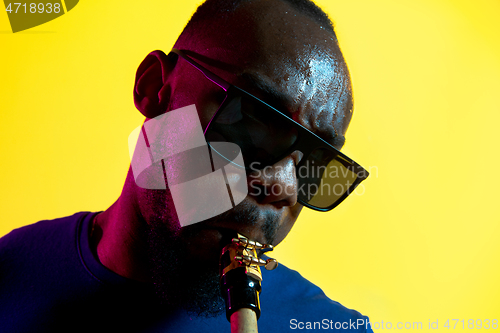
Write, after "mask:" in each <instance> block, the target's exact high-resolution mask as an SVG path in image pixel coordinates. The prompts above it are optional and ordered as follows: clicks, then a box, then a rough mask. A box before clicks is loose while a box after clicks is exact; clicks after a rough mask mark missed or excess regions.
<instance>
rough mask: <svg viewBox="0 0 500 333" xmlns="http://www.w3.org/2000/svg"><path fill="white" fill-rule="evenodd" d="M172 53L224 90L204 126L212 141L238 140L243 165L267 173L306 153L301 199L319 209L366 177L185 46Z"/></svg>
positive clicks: (332, 203)
mask: <svg viewBox="0 0 500 333" xmlns="http://www.w3.org/2000/svg"><path fill="white" fill-rule="evenodd" d="M172 52H173V53H175V54H177V55H178V56H180V57H181V58H182V59H184V60H186V61H187V62H188V63H190V64H191V65H192V66H193V67H195V68H196V69H197V70H199V71H200V72H201V73H203V75H205V77H206V78H207V79H209V80H210V81H212V82H213V83H215V84H216V85H218V86H219V87H221V88H222V89H223V90H224V91H225V92H226V97H225V98H224V101H223V102H222V104H221V105H220V106H219V109H218V110H217V112H216V113H215V115H214V116H213V118H212V119H211V120H210V122H209V124H208V126H207V128H206V129H205V138H206V140H207V142H208V143H209V144H210V142H232V143H235V144H237V145H238V146H239V147H240V149H241V152H242V155H243V159H244V161H245V165H244V166H240V167H244V168H246V169H247V170H249V171H250V172H256V171H257V172H265V168H266V167H268V166H271V165H273V164H274V163H276V162H278V161H280V160H281V159H283V158H285V157H286V156H288V155H290V154H291V153H293V152H294V151H296V150H298V151H300V152H302V153H303V157H302V159H301V160H300V162H299V163H298V164H297V165H296V167H295V169H296V176H297V180H298V191H297V192H298V193H297V200H298V202H299V203H301V204H302V205H304V206H306V207H309V208H312V209H315V210H319V211H328V210H331V209H333V208H334V207H336V206H337V205H338V204H340V203H341V202H342V201H343V200H344V199H345V198H346V197H347V196H348V195H349V194H351V193H352V192H353V191H354V189H355V188H356V186H358V185H359V183H360V182H361V181H363V180H364V179H366V178H367V177H368V172H367V171H366V170H365V169H364V168H363V167H362V166H360V165H359V164H357V163H356V162H354V161H353V160H351V159H350V158H349V157H347V156H346V155H344V154H342V153H341V152H340V151H339V150H337V149H336V148H335V147H333V146H332V145H331V144H329V143H328V142H326V141H325V140H323V139H322V138H320V137H319V136H317V135H316V134H314V133H313V132H311V131H309V130H308V129H307V128H305V127H304V126H302V125H300V124H299V123H297V122H296V121H294V120H292V119H291V118H289V117H287V116H286V115H285V114H283V113H281V112H280V111H278V110H276V109H275V108H273V107H272V106H270V105H268V104H266V103H265V102H263V101H261V100H260V99H258V98H257V97H255V96H253V95H251V94H249V93H247V92H246V91H244V90H242V89H240V88H238V87H236V86H234V85H232V84H230V83H229V82H227V81H225V80H224V79H222V78H220V77H219V76H217V75H215V74H214V73H212V72H210V71H209V70H208V69H206V68H204V67H203V66H201V65H200V64H198V63H197V62H195V61H194V60H193V59H191V58H190V57H189V56H187V55H186V54H185V53H183V52H182V51H180V50H177V49H172ZM233 153H234V154H237V152H233ZM221 155H223V156H222V157H223V158H225V159H227V160H228V161H232V160H233V157H234V156H228V153H227V152H224V154H221ZM263 170H264V171H263Z"/></svg>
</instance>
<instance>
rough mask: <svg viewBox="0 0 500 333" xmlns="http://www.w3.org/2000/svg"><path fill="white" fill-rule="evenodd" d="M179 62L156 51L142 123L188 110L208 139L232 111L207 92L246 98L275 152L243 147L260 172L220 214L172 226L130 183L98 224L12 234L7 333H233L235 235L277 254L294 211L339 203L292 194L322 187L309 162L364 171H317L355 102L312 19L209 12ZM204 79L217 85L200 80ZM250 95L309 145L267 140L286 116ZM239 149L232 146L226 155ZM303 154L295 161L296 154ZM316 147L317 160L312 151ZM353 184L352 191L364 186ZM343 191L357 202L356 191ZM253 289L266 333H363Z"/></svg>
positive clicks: (267, 277)
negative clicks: (227, 254)
mask: <svg viewBox="0 0 500 333" xmlns="http://www.w3.org/2000/svg"><path fill="white" fill-rule="evenodd" d="M175 49H177V50H182V51H180V52H179V51H176V52H171V53H169V55H166V54H165V53H163V52H162V51H154V52H152V53H150V54H149V55H148V56H147V57H146V58H145V59H144V61H143V62H142V64H141V65H140V66H139V68H138V71H137V76H136V82H135V87H134V99H135V104H136V106H137V108H138V109H139V110H140V111H141V112H142V113H143V114H144V115H145V116H146V117H147V118H148V120H149V119H151V118H154V117H158V116H160V115H161V114H163V113H165V112H166V113H167V114H168V113H169V112H173V111H175V110H177V109H179V108H182V107H186V106H190V105H195V107H196V110H197V112H198V116H199V121H200V123H201V126H202V128H203V129H207V128H209V129H210V128H213V127H209V126H208V125H209V123H210V121H211V120H212V117H213V116H214V115H215V114H216V113H221V112H224V110H222V111H221V109H220V108H219V107H220V105H221V104H222V103H223V101H224V98H226V101H227V99H228V98H229V97H227V96H228V95H227V94H226V93H225V92H224V90H223V89H221V87H220V86H219V85H218V84H214V82H215V81H214V80H216V81H219V83H220V82H227V83H228V84H231V85H234V86H236V87H238V88H239V89H242V90H243V91H240V90H239V89H237V88H231V89H233V90H234V91H237V92H238V93H239V94H240V96H239V97H238V98H249V99H250V100H252V103H255V104H256V105H257V104H258V105H260V107H261V108H263V110H265V112H264V111H262V110H261V111H258V110H257V111H255V113H254V114H253V115H249V114H248V112H249V111H248V110H245V111H244V112H247V113H246V114H245V116H246V117H250V118H252V117H257V118H258V117H262V118H259V119H257V120H255V121H256V122H258V123H259V124H260V125H262V126H261V127H259V128H260V130H259V131H264V132H265V134H262V135H263V136H262V138H267V137H270V138H272V140H269V141H266V140H261V141H263V142H261V143H260V144H258V143H255V142H253V143H252V144H251V145H250V146H248V145H249V143H248V142H246V141H245V140H242V141H241V142H239V143H240V147H241V150H242V154H243V157H244V158H245V166H247V164H248V163H249V162H259V163H260V162H262V165H258V166H256V168H253V169H251V170H250V173H249V174H248V177H247V182H248V188H249V191H248V195H247V196H246V197H245V199H244V200H243V201H242V202H241V203H239V204H238V205H236V207H234V208H233V209H231V210H229V211H227V212H225V213H223V214H219V215H217V216H215V217H213V218H209V219H207V220H205V221H202V222H200V223H195V224H192V225H188V226H181V224H180V223H179V216H178V215H179V211H178V207H176V206H175V204H174V200H173V196H172V193H171V192H172V191H171V188H168V187H167V189H166V190H152V189H148V188H143V187H141V186H138V185H137V182H136V176H137V175H134V173H133V172H132V169H130V170H129V173H128V175H127V178H126V181H125V185H124V188H123V191H122V194H121V196H120V197H119V199H118V200H117V201H116V202H115V203H114V204H113V205H112V206H111V207H109V208H108V209H107V210H106V211H104V212H102V213H86V212H83V213H77V214H75V215H73V216H70V217H67V218H62V219H57V220H53V221H41V222H39V223H36V224H34V225H31V226H27V227H24V228H21V229H18V230H15V231H13V232H12V233H10V234H9V235H7V236H5V237H4V238H3V239H1V240H0V327H2V330H1V331H2V332H32V331H43V332H58V331H63V330H64V331H91V332H95V331H103V332H104V331H106V332H108V331H113V332H115V331H116V332H122V331H124V332H143V331H144V332H157V331H162V332H197V331H200V332H201V331H203V332H208V331H214V332H215V331H224V330H226V331H229V324H228V323H227V320H226V318H225V314H224V303H223V301H222V299H221V297H220V290H219V273H218V262H219V256H220V250H221V247H222V246H223V245H224V243H225V242H226V241H227V236H228V235H232V234H233V233H234V232H238V233H240V234H243V235H245V236H246V237H248V238H250V239H253V240H256V241H259V242H261V243H267V244H273V245H277V244H278V243H280V242H281V241H282V240H283V239H284V238H285V237H286V235H287V234H288V233H289V231H290V230H291V228H292V226H293V224H294V223H295V221H296V219H297V217H298V215H299V213H300V211H301V209H302V208H303V205H308V206H309V207H311V208H316V209H320V210H328V209H330V208H332V207H333V206H335V205H336V204H338V203H339V202H340V201H341V200H343V198H345V196H338V197H334V198H333V199H332V198H331V197H332V196H333V195H331V196H321V195H317V194H318V193H319V192H317V191H316V192H314V193H312V194H311V193H306V194H304V193H301V192H300V186H299V185H300V184H301V182H308V183H307V184H308V185H316V186H317V185H318V184H320V181H319V180H318V179H316V180H314V179H313V178H314V177H309V178H307V176H306V177H305V178H301V177H300V176H297V175H298V173H299V172H298V168H299V166H306V164H305V162H304V161H306V160H307V162H308V161H314V160H315V158H316V160H317V161H322V160H323V159H324V160H326V161H328V163H330V161H337V160H340V159H343V161H344V162H342V163H348V164H349V165H351V166H352V167H355V168H359V166H357V165H356V164H355V163H354V162H352V161H350V160H348V159H347V158H346V157H342V158H340V157H339V156H341V155H338V154H336V153H334V155H332V157H325V156H327V155H328V153H331V152H334V149H333V148H330V147H332V146H333V147H336V148H337V149H340V148H341V147H342V145H343V143H344V140H345V138H344V134H345V132H346V129H347V126H348V124H349V121H350V119H351V116H352V94H351V84H350V79H349V73H348V70H347V67H346V64H345V62H344V59H343V57H342V54H341V52H340V49H339V47H338V44H337V40H336V37H335V34H334V31H333V28H332V26H331V23H330V21H329V19H328V18H327V16H326V15H325V14H324V13H323V12H322V11H321V10H320V9H319V8H317V7H316V6H315V5H314V4H312V3H310V2H308V1H307V0H304V1H298V0H294V1H291V0H289V1H285V0H253V1H237V0H234V1H219V0H208V1H207V2H206V3H205V4H203V5H202V6H200V8H198V10H197V12H196V13H195V14H194V15H193V17H192V19H191V21H190V22H189V23H188V25H187V26H186V28H185V29H184V31H183V33H182V34H181V36H180V37H179V39H178V40H177V42H176V44H175ZM200 67H205V69H206V70H207V71H209V72H210V73H213V75H214V77H217V78H216V79H213V78H211V79H210V80H209V79H207V78H206V77H205V76H204V75H203V74H202V73H201V72H200ZM247 93H250V94H251V95H253V96H255V97H256V98H258V99H260V100H261V101H265V102H266V103H267V104H269V105H271V106H272V107H274V108H276V109H277V110H280V112H282V113H284V114H285V115H286V116H288V118H290V119H293V120H294V121H295V122H296V123H298V124H300V125H302V126H303V127H304V128H305V129H307V130H309V131H310V132H308V131H306V130H305V129H303V128H302V127H300V126H297V125H294V124H295V123H293V122H291V121H290V120H289V119H288V118H287V119H285V118H280V119H281V123H279V124H278V125H277V126H276V123H273V124H272V125H273V126H274V127H272V126H271V125H270V123H271V121H270V119H275V118H276V117H278V118H279V117H282V115H277V114H278V113H276V111H273V109H272V108H269V107H268V106H266V105H265V104H264V103H262V102H261V101H258V100H257V99H253V97H248V96H249V95H246V94H247ZM226 95H227V96H226ZM243 95H244V96H246V97H241V96H243ZM231 98H233V97H231ZM218 110H219V111H218ZM240 111H241V110H240ZM258 112H261V114H258ZM256 114H257V116H256ZM262 114H263V116H262ZM267 116H269V119H268V120H266V119H263V118H266V117H267ZM220 117H221V116H219V118H220ZM273 117H274V118H273ZM212 122H214V121H212ZM146 124H147V122H146ZM210 126H216V124H215V125H214V124H211V125H210ZM233 127H234V126H233ZM269 128H272V129H271V130H270V129H269ZM279 128H287V131H286V133H285V134H287V133H292V132H293V133H295V134H294V135H292V136H291V137H292V141H293V142H291V143H290V142H289V143H287V142H285V141H286V140H285V141H283V140H284V139H283V135H281V134H280V135H279V136H278V135H276V133H277V132H276V131H278V130H279ZM288 129H289V130H288ZM247 130H248V128H247ZM294 131H296V132H294ZM208 132H210V131H209V130H208V131H207V133H208ZM257 132H258V131H254V132H252V131H250V133H249V135H256V134H255V133H257ZM311 132H312V133H314V134H316V135H317V136H319V137H321V138H322V139H323V140H324V141H322V140H321V139H318V138H316V137H315V136H314V134H312V133H311ZM259 133H260V132H259ZM239 134H241V133H239ZM237 135H238V133H233V134H232V135H228V137H229V139H228V141H231V140H232V139H233V138H234V137H235V136H237ZM259 135H260V134H259ZM285 137H286V135H285ZM233 141H234V140H233ZM236 141H237V140H236ZM299 141H300V142H301V144H302V146H300V147H304V149H302V148H301V149H298V147H299ZM295 143H297V145H296V144H295ZM312 143H315V144H317V145H319V146H314V147H316V148H315V150H314V151H308V150H307V149H309V148H310V147H309V146H311V145H312ZM330 145H331V146H330ZM294 147H297V149H295V148H294ZM257 152H259V154H257ZM262 152H263V153H264V155H262ZM284 152H286V154H285V155H284V156H282V155H283V153H284ZM274 153H276V154H275V155H274ZM266 154H267V155H266ZM280 154H281V155H280ZM315 154H316V155H315ZM325 154H326V155H325ZM271 155H272V156H274V157H276V156H280V157H279V159H277V160H276V158H275V159H272V158H271V157H269V156H271ZM317 155H318V156H319V155H321V156H320V157H318V156H317ZM263 156H264V157H263ZM328 165H330V164H328ZM263 167H265V168H263ZM247 169H248V166H247ZM263 170H265V172H263ZM355 170H358V169H355ZM353 177H354V178H353V179H352V181H353V182H359V181H360V180H362V179H363V177H366V175H365V176H361V175H360V176H358V175H356V174H355V173H354V176H353ZM321 184H323V183H321ZM347 184H348V185H346V186H347V190H352V189H353V186H352V182H349V181H347ZM343 185H345V184H343ZM308 189H310V187H309V188H308ZM344 192H348V191H343V192H342V195H344ZM346 195H347V194H346ZM318 198H319V199H318ZM329 200H330V201H329ZM176 208H177V210H176ZM262 285H263V292H262V295H261V304H262V305H261V308H262V315H261V318H260V319H259V328H260V330H261V331H262V332H266V331H269V332H275V331H277V332H280V331H289V330H293V329H307V328H309V329H311V328H314V329H320V328H322V329H337V330H339V329H340V330H352V331H359V332H363V331H371V328H370V326H369V325H368V324H367V323H368V320H367V318H366V317H363V316H361V315H360V314H359V313H357V312H355V311H353V310H348V309H346V308H344V307H343V306H341V305H340V304H338V303H336V302H333V301H331V300H329V299H328V298H327V297H326V296H325V295H324V294H323V293H322V291H321V290H320V289H319V288H318V287H316V286H314V285H312V284H310V283H309V282H308V281H306V280H304V279H303V278H302V277H301V276H300V275H299V274H298V273H296V272H294V271H291V270H289V269H288V268H286V267H283V266H280V267H278V269H276V270H275V271H272V272H263V282H262ZM320 326H321V327H320Z"/></svg>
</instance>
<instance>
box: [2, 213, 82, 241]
mask: <svg viewBox="0 0 500 333" xmlns="http://www.w3.org/2000/svg"><path fill="white" fill-rule="evenodd" d="M87 214H89V212H79V213H75V214H73V215H70V216H66V217H61V218H57V219H52V220H42V221H38V222H36V223H33V224H29V225H26V226H23V227H20V228H17V229H14V230H12V231H11V232H10V233H8V234H7V235H5V236H3V237H2V238H0V251H2V250H3V251H8V250H16V251H18V250H21V251H22V250H27V249H29V248H34V247H37V244H40V243H41V244H43V246H44V248H46V247H47V246H49V247H51V246H56V247H57V246H58V245H60V242H61V241H64V240H65V239H67V237H64V236H70V235H71V236H76V228H77V225H78V221H80V220H81V219H83V218H84V217H85V216H87ZM71 240H74V237H72V238H71Z"/></svg>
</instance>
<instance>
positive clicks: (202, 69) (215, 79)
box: [172, 49, 230, 91]
mask: <svg viewBox="0 0 500 333" xmlns="http://www.w3.org/2000/svg"><path fill="white" fill-rule="evenodd" d="M172 52H174V53H175V54H177V55H179V56H180V57H181V58H182V59H184V60H186V61H187V62H189V63H190V64H191V66H193V67H194V68H196V69H197V70H199V71H200V72H201V73H203V75H205V77H206V78H207V79H209V80H210V81H212V82H213V83H215V84H216V85H218V86H219V87H221V88H222V89H224V91H227V90H228V89H229V86H230V84H229V82H227V81H225V80H224V79H222V78H220V77H218V76H217V75H215V74H214V73H212V72H210V71H209V70H208V69H206V68H205V67H203V66H202V65H200V64H198V63H196V62H195V61H194V60H192V59H191V58H189V57H188V56H187V55H186V54H184V52H182V51H181V50H178V49H172Z"/></svg>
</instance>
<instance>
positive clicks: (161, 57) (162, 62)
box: [134, 50, 177, 118]
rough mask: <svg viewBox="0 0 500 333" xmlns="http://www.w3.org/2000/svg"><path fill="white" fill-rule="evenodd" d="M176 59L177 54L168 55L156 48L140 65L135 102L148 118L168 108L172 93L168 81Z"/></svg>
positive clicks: (136, 77) (136, 81)
mask: <svg viewBox="0 0 500 333" xmlns="http://www.w3.org/2000/svg"><path fill="white" fill-rule="evenodd" d="M176 60H177V57H176V56H167V55H166V54H165V53H163V51H159V50H156V51H153V52H151V53H150V54H148V55H147V56H146V58H145V59H144V60H143V61H142V63H141V64H140V65H139V68H138V69H137V73H136V75H135V85H134V103H135V107H136V108H137V109H138V110H139V111H141V113H142V114H143V115H144V116H146V117H147V118H154V117H157V116H159V115H160V114H162V113H164V112H165V111H166V110H167V107H168V104H169V101H170V94H171V91H170V88H171V87H170V84H168V83H167V82H168V77H169V75H170V74H171V72H172V70H173V68H174V67H175V63H176Z"/></svg>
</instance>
